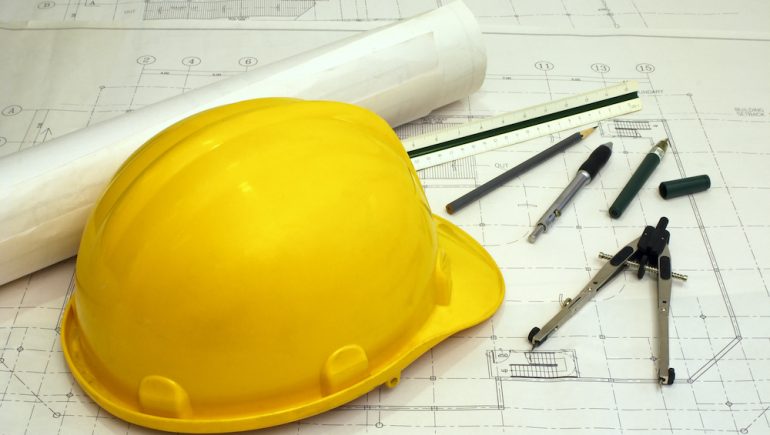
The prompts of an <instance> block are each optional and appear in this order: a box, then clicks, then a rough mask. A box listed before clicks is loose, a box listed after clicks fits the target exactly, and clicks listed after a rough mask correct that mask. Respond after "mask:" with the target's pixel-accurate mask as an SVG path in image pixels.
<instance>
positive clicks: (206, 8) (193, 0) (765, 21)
mask: <svg viewBox="0 0 770 435" xmlns="http://www.w3.org/2000/svg"><path fill="white" fill-rule="evenodd" d="M446 3H449V1H447V0H0V11H2V12H0V19H2V20H4V21H27V20H48V21H94V20H99V21H157V20H175V21H182V20H191V19H192V20H211V19H226V20H235V21H241V20H265V19H268V20H292V21H294V20H298V21H331V22H340V21H354V22H355V21H382V20H398V19H402V18H407V17H411V16H413V15H416V14H419V13H422V12H426V11H429V10H432V9H435V8H437V7H439V6H441V5H442V4H446ZM466 3H467V5H468V6H469V7H470V8H471V10H472V11H473V12H474V14H475V15H476V16H477V17H478V18H479V20H480V21H481V22H482V23H487V22H497V23H507V24H509V25H516V26H544V27H554V28H561V29H595V28H615V29H621V28H622V29H661V28H662V29H681V28H688V29H704V30H712V31H713V30H734V29H735V30H738V29H740V30H743V31H766V30H767V29H768V28H770V4H768V2H766V1H763V0H742V1H735V2H725V1H715V0H708V1H704V0H680V1H676V2H672V1H666V0H645V1H642V0H572V1H566V0H538V1H532V0H468V1H467V2H466Z"/></svg>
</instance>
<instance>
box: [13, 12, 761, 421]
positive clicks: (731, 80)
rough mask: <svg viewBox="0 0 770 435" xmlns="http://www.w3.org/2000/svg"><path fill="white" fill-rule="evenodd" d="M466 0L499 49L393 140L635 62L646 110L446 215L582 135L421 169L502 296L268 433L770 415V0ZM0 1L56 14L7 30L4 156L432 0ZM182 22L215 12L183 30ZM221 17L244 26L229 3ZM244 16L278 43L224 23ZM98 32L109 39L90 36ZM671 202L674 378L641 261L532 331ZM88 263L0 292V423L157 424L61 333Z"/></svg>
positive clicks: (587, 83) (439, 207) (557, 93)
mask: <svg viewBox="0 0 770 435" xmlns="http://www.w3.org/2000/svg"><path fill="white" fill-rule="evenodd" d="M468 3H469V6H470V7H471V9H473V10H474V12H475V13H476V14H477V16H479V17H480V21H481V22H482V29H483V31H484V32H485V41H486V43H487V47H488V59H489V61H488V70H487V78H486V82H485V84H484V86H483V87H482V89H481V90H480V91H479V92H477V93H475V94H474V95H472V96H471V97H470V98H467V99H465V100H463V101H460V102H457V103H455V104H452V105H450V106H447V107H445V108H443V109H442V110H439V111H437V112H435V113H433V114H431V115H430V116H429V117H427V118H426V119H423V120H420V121H417V122H414V123H411V124H409V125H406V126H403V127H400V128H399V129H398V132H399V134H400V135H402V136H410V135H414V134H419V133H423V132H427V131H432V130H433V129H436V128H440V127H443V126H447V125H453V124H458V123H463V122H467V121H468V120H469V119H473V118H477V117H485V116H490V115H494V114H498V113H501V112H504V111H509V110H515V109H518V108H521V107H525V106H529V105H534V104H539V103H542V102H544V101H548V100H551V99H557V98H561V97H564V96H568V95H573V94H576V93H580V92H584V91H588V90H592V89H596V88H599V87H602V86H605V85H606V84H611V83H615V82H618V81H621V80H629V79H633V80H637V81H638V82H639V84H640V95H641V98H642V101H643V104H644V109H643V110H642V111H641V112H638V113H634V114H631V115H627V116H623V117H622V118H621V119H613V120H608V121H603V122H601V123H600V125H599V129H598V130H597V132H596V133H594V135H593V136H591V137H590V138H589V139H587V140H586V141H584V142H583V143H581V144H579V145H577V146H576V147H574V148H572V149H570V150H569V151H567V152H566V153H564V154H563V155H562V156H560V157H557V158H555V159H552V160H551V161H549V162H547V163H546V164H544V165H543V166H541V167H539V168H538V169H537V170H534V171H531V172H530V173H527V174H525V175H524V176H523V177H521V178H519V179H517V180H514V181H512V182H510V183H508V184H507V185H506V186H504V187H503V188H501V189H498V190H497V191H496V192H494V193H493V194H490V195H488V196H486V197H485V198H483V199H482V200H481V201H479V202H478V203H476V204H473V205H471V206H469V207H468V208H467V209H464V210H462V211H461V212H459V213H458V214H456V215H453V216H445V214H444V212H443V208H444V207H443V206H444V204H446V203H447V202H449V201H451V200H452V199H455V198H456V197H458V196H459V195H461V194H463V193H465V192H467V191H468V190H470V189H471V188H473V187H474V186H477V185H479V184H481V183H483V182H485V181H487V180H489V179H491V178H493V177H494V176H496V175H498V174H500V173H501V172H502V171H504V170H506V169H507V168H510V167H512V166H513V165H515V164H517V163H518V162H521V161H522V160H524V159H526V158H527V157H528V156H530V155H532V154H533V153H535V152H537V151H539V150H541V149H543V148H544V147H545V146H548V145H550V144H552V143H555V142H556V141H558V140H560V139H561V138H563V137H565V136H566V135H567V134H569V133H571V132H565V133H564V134H562V135H555V136H552V137H546V138H541V139H539V140H535V141H531V142H528V143H525V144H520V145H515V146H512V147H509V148H504V149H501V150H498V151H493V152H489V153H485V154H481V155H478V156H475V157H471V158H466V159H463V160H461V161H458V162H455V163H453V164H447V165H443V166H439V167H435V168H430V169H426V170H423V171H421V172H420V177H421V180H422V182H423V184H424V186H425V188H426V192H427V194H428V197H429V200H430V202H431V206H432V208H433V210H434V212H435V213H437V214H440V215H442V216H445V217H448V218H449V219H450V220H451V221H453V222H455V223H457V224H458V225H460V226H461V227H462V228H463V229H465V230H466V231H468V232H469V233H470V234H471V235H473V236H474V237H475V238H476V239H477V240H479V241H480V242H482V243H483V244H484V245H485V247H486V248H487V249H488V250H489V252H490V253H491V254H492V255H493V257H494V258H495V260H496V261H497V262H498V264H499V266H500V268H501V269H502V271H503V274H504V277H505V280H506V285H507V293H506V298H505V302H504V305H503V307H502V308H501V309H500V310H499V312H498V313H497V314H496V315H495V316H494V317H493V318H492V319H491V320H489V321H487V322H485V323H484V324H482V325H479V326H477V327H475V328H472V329H470V330H466V331H463V332H461V333H459V334H457V335H456V336H454V337H452V338H450V339H448V340H447V341H446V342H444V343H442V344H440V345H439V346H437V347H436V348H434V349H433V350H431V351H430V352H429V353H428V354H426V355H425V356H423V357H422V358H420V359H419V360H418V361H416V362H415V363H414V364H413V365H411V366H410V367H409V368H408V369H407V370H406V371H405V372H404V373H403V376H402V381H401V384H400V385H399V386H398V387H397V388H395V389H392V390H388V389H378V390H375V391H373V392H371V393H369V394H367V395H366V396H364V397H361V398H360V399H358V400H356V401H354V402H352V403H350V404H348V405H345V406H343V407H341V408H339V409H337V410H334V411H331V412H328V413H325V414H323V415H320V416H318V417H314V418H310V419H307V420H303V421H300V422H297V423H293V424H289V425H286V426H283V427H280V428H276V429H273V430H270V431H266V432H263V433H292V434H294V433H298V434H310V433H330V434H337V433H388V434H416V433H441V434H443V433H452V434H460V433H468V434H478V433H503V432H514V433H541V434H543V433H549V434H558V433H565V432H568V433H571V434H576V433H585V434H589V433H590V434H595V433H623V432H635V431H638V430H654V431H657V432H660V433H677V434H705V433H713V432H717V433H722V432H727V433H734V432H739V433H750V434H757V433H762V434H767V433H770V412H768V408H769V407H770V288H769V286H770V243H768V242H770V224H768V220H767V215H768V212H770V205H768V198H770V176H769V175H768V173H767V168H769V167H770V148H768V138H770V116H769V112H770V81H768V80H767V78H768V77H770V33H768V32H770V3H767V2H763V1H746V2H716V1H687V2H665V1H654V2H639V1H635V0H624V1H614V0H607V1H599V0H597V1H581V2H578V3H575V2H563V1H541V2H529V1H523V0H510V1H502V0H501V1H492V0H488V1H469V2H468ZM0 5H2V10H3V13H2V15H3V17H4V19H5V20H40V21H39V22H36V23H32V24H30V25H29V27H28V29H32V28H37V29H39V28H41V27H46V28H47V29H46V30H44V31H41V30H36V31H31V30H30V31H26V30H14V31H10V30H8V29H7V28H0V52H2V53H4V54H7V56H5V57H7V58H9V59H14V62H15V63H14V65H15V68H16V69H15V70H17V71H24V74H23V75H12V74H14V73H13V72H12V71H11V68H8V65H7V64H6V65H5V66H0V83H5V84H4V85H0V89H2V90H3V91H2V92H0V109H2V116H0V156H1V155H6V154H9V153H13V152H16V151H18V150H19V149H22V148H26V147H29V146H34V145H35V144H37V143H41V142H44V141H46V140H48V139H50V138H52V137H56V136H57V135H61V134H64V133H66V132H68V131H71V130H74V129H77V128H80V127H83V126H85V125H88V124H90V123H93V122H97V121H99V120H102V119H107V118H109V117H112V116H115V115H117V114H119V113H122V112H125V111H126V110H131V109H133V108H137V107H141V106H142V105H145V104H149V103H152V102H154V101H157V100H158V99H161V98H164V97H168V96H172V95H175V94H177V93H179V92H182V91H183V90H184V89H189V88H194V87H198V86H201V85H204V84H207V83H210V82H212V81H214V80H218V79H219V78H221V77H223V76H227V75H233V74H236V73H238V72H240V71H243V69H244V68H245V67H248V66H249V65H251V64H250V63H249V62H252V61H253V60H256V61H257V62H258V63H259V64H265V63H269V62H271V61H273V60H276V59H278V58H281V57H284V56H288V55H290V54H293V53H297V52H300V51H303V50H306V49H309V48H313V47H315V46H318V45H320V44H322V43H324V42H328V41H332V40H335V39H338V38H341V37H343V36H346V35H347V34H349V29H351V28H352V29H355V28H357V26H358V27H366V26H368V25H369V24H368V23H365V22H360V21H359V20H365V21H366V20H369V21H372V20H373V21H377V20H392V19H399V18H403V17H408V16H411V15H413V14H415V13H418V12H421V11H423V10H427V9H430V8H432V7H434V6H435V2H433V1H427V0H424V1H416V2H411V1H410V2H406V1H397V0H388V1H378V2H375V1H371V0H361V1H344V0H329V1H323V2H322V1H278V0H275V1H273V2H265V1H256V0H254V1H250V0H242V1H238V2H235V1H197V0H193V1H188V2H176V1H167V0H149V1H146V2H142V1H123V0H105V1H99V2H91V1H90V0H86V1H80V0H78V1H73V0H67V1H61V0H43V1H39V2H29V1H26V0H0ZM268 6H270V7H268ZM187 18H190V19H192V18H197V19H208V21H207V23H209V24H203V23H198V24H194V25H192V26H190V25H189V23H185V21H186V19H187ZM226 18H230V19H234V20H235V21H237V22H235V21H223V20H218V19H226ZM241 19H244V21H240V20H241ZM94 20H99V23H98V24H97V25H93V24H92V23H86V21H94ZM265 20H270V21H271V22H274V21H276V20H281V25H279V26H276V25H274V23H267V22H266V21H265ZM212 22H214V23H215V24H214V25H213V26H211V25H210V23H212ZM112 23H121V25H122V28H121V29H115V28H111V26H112ZM126 23H129V25H128V26H126V25H125V24H126ZM268 24H270V25H268ZM182 25H186V27H185V28H184V29H176V30H172V29H174V28H175V27H179V26H182ZM521 26H536V27H537V28H534V27H533V28H523V27H521ZM0 27H3V26H0ZM204 27H211V28H208V29H204ZM232 27H239V28H243V29H257V30H259V32H260V33H258V34H259V35H260V36H261V37H260V38H253V37H252V38H248V39H246V38H242V37H240V36H235V35H234V34H233V32H230V31H227V30H225V29H227V28H232ZM268 27H270V28H271V29H272V30H266V29H267V28H268ZM300 28H301V29H305V31H297V29H300ZM308 28H315V29H316V30H317V31H316V32H307V31H306V29H308ZM343 28H345V29H347V30H346V31H344V32H343V31H341V30H340V29H343ZM260 29H261V30H260ZM202 38H205V40H206V41H207V43H206V44H200V43H199V42H200V41H201V39H202ZM89 39H91V40H96V39H98V40H99V41H100V45H101V46H108V47H114V50H112V53H109V54H106V53H94V52H88V50H84V49H83V48H84V47H87V46H88V45H87V44H88V42H87V41H88V40H89ZM54 41H55V42H54ZM277 41H280V44H279V46H280V51H278V49H277V48H276V42H277ZM33 48H34V50H33ZM185 59H187V63H185V64H183V62H184V61H185ZM191 59H192V60H191ZM244 59H248V60H244ZM251 59H253V60H251ZM190 62H192V63H190ZM243 62H247V63H246V66H244V64H243ZM11 79H13V80H11ZM84 101H86V102H87V103H86V104H84V103H83V102H84ZM664 137H668V138H669V140H670V144H671V147H670V149H669V153H668V154H667V155H666V156H665V158H664V159H663V161H662V163H661V165H660V166H659V167H658V169H657V170H656V171H655V173H654V174H653V175H652V178H651V179H650V180H649V181H648V182H647V184H646V185H645V188H644V189H643V190H642V191H641V192H640V194H639V196H638V198H637V199H636V200H635V201H634V202H633V203H632V204H631V206H630V207H629V208H628V210H627V211H626V213H625V214H624V215H623V217H622V219H619V220H612V219H610V217H609V215H608V213H607V209H608V208H609V205H610V204H611V203H612V201H613V199H614V198H615V196H616V195H617V192H618V191H619V190H620V189H621V188H622V186H623V184H624V183H625V181H626V180H627V178H628V177H629V176H630V174H631V172H632V171H633V170H634V169H635V168H636V166H637V165H638V164H639V162H640V161H641V159H642V158H643V157H644V155H645V153H647V151H648V150H649V149H650V147H651V146H652V144H654V143H655V142H657V141H658V140H660V139H662V138H664ZM608 140H611V141H613V142H614V156H613V157H612V158H611V160H610V162H609V164H608V165H607V167H606V168H605V169H604V170H603V171H602V172H601V173H600V175H599V177H598V178H597V179H596V180H594V181H593V182H592V183H591V184H590V185H589V186H588V187H587V188H586V189H585V190H584V191H582V192H581V193H580V195H579V197H578V198H577V199H576V200H575V202H573V203H572V205H571V207H570V208H569V210H568V211H567V212H566V213H565V214H564V216H563V217H562V218H561V219H560V220H559V221H558V222H557V224H556V228H554V229H553V231H551V232H549V233H547V234H545V235H544V236H543V237H541V238H540V239H539V240H538V242H537V244H535V245H530V244H528V243H527V242H526V236H527V234H528V232H529V230H530V229H531V228H532V224H533V222H535V221H536V220H537V218H538V217H539V216H540V214H541V213H542V211H543V209H544V207H547V206H548V205H549V204H550V202H551V201H552V200H553V198H554V197H555V196H556V195H558V193H559V192H560V190H561V189H562V188H563V187H564V185H565V184H566V183H567V182H568V180H569V179H570V177H571V176H572V175H573V174H574V172H575V170H576V168H577V167H578V166H579V165H580V163H581V162H582V161H583V160H584V159H585V157H586V155H587V154H588V153H590V151H591V150H592V149H593V148H595V147H596V146H597V145H599V144H600V143H603V142H606V141H608ZM704 173H705V174H708V175H709V176H710V177H711V180H712V187H711V189H710V190H709V191H707V192H703V193H699V194H697V195H693V196H691V197H683V198H677V199H674V200H669V201H664V200H663V199H661V198H660V197H659V196H658V194H657V190H656V189H657V186H658V184H659V183H660V182H661V181H664V180H671V179H676V178H681V177H685V176H693V175H699V174H704ZM660 216H667V217H668V218H669V220H670V225H669V229H670V231H671V243H670V249H671V253H672V262H673V268H674V270H675V271H677V272H681V273H684V274H687V275H689V277H690V278H689V281H688V282H687V283H679V282H675V283H674V287H673V296H672V318H671V323H670V325H671V326H670V331H671V332H670V336H671V352H670V354H671V366H672V367H675V368H676V370H677V380H676V383H675V385H673V386H670V387H660V386H658V385H657V383H656V365H655V363H656V361H655V359H656V358H655V355H656V353H657V336H656V327H655V323H654V313H655V311H654V309H655V301H656V299H655V297H656V295H655V287H654V283H653V282H651V280H644V281H637V280H636V279H635V278H634V277H633V275H631V274H630V273H629V274H627V275H623V276H621V277H620V278H619V279H616V282H614V283H613V284H611V285H610V286H608V287H607V288H606V289H604V290H603V291H602V292H601V293H600V294H599V295H598V296H597V298H596V299H595V300H594V301H593V302H592V303H591V304H590V305H589V306H588V307H587V308H585V309H583V310H582V311H581V312H580V313H579V314H578V315H577V316H575V317H574V318H573V319H572V320H570V322H569V323H568V325H566V326H565V327H564V328H563V330H561V331H559V332H558V333H557V334H556V335H555V336H553V337H551V338H550V339H549V341H548V342H547V343H546V344H544V345H543V346H541V347H540V348H538V351H537V352H531V351H530V346H529V345H528V343H527V342H526V335H527V333H528V332H529V330H530V328H531V327H532V326H535V325H542V324H543V323H544V322H545V321H546V320H547V319H548V318H549V317H550V316H551V315H553V314H554V313H555V312H556V311H557V310H558V309H559V303H558V302H559V301H560V300H563V299H564V298H566V297H570V296H573V295H574V294H576V293H577V291H579V289H580V288H582V286H583V285H584V284H585V283H586V282H587V281H588V279H589V278H590V276H591V275H592V274H593V273H594V272H595V271H596V270H597V269H598V268H599V267H601V265H602V264H603V263H602V260H600V259H598V258H597V254H598V253H599V251H606V252H613V251H614V250H615V249H617V248H619V247H620V246H622V245H623V244H625V243H626V242H627V241H629V240H631V239H633V238H635V237H637V236H638V235H639V234H640V231H641V229H642V228H643V227H644V225H647V224H654V223H655V222H657V220H658V218H659V217H660ZM73 268H74V260H72V259H71V260H68V261H64V262H62V263H59V264H57V265H54V266H52V267H50V268H48V269H45V270H43V271H40V272H37V273H34V274H32V275H29V276H27V277H25V278H22V279H19V280H17V281H14V282H12V283H9V284H7V285H5V286H2V287H0V433H3V434H25V433H29V434H38V433H60V434H64V433H80V434H82V433H99V434H102V433H125V434H132V435H133V434H140V433H148V432H151V431H149V430H146V429H142V428H139V427H136V426H133V425H129V424H128V423H125V422H123V421H121V420H118V419H116V418H114V417H112V416H111V415H109V414H107V413H106V412H105V411H103V410H100V409H99V407H98V406H96V405H95V404H94V403H93V402H92V401H91V400H90V399H89V398H88V397H87V396H86V395H85V394H84V393H83V392H82V391H81V390H80V389H79V387H78V386H77V384H76V383H75V382H74V380H73V379H72V378H71V376H70V375H69V373H68V371H67V367H66V365H65V363H64V361H63V358H62V356H61V349H60V346H59V342H58V332H59V318H60V314H61V311H62V307H63V306H64V303H65V302H66V300H67V298H68V296H69V294H70V293H71V292H72V290H73V282H72V275H73Z"/></svg>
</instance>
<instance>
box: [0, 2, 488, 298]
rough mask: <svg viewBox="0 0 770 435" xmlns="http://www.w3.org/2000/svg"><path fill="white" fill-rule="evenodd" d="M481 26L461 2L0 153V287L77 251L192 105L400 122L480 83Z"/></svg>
mask: <svg viewBox="0 0 770 435" xmlns="http://www.w3.org/2000/svg"><path fill="white" fill-rule="evenodd" d="M485 69H486V55H485V52H484V48H483V45H482V41H481V32H480V31H479V28H478V25H477V23H476V21H475V18H474V17H473V15H472V14H471V12H470V11H469V10H468V9H467V8H466V6H465V5H464V4H462V3H461V2H456V3H452V4H450V5H448V6H445V7H442V8H439V9H437V10H435V11H432V12H429V13H427V14H424V15H420V16H417V17H415V18H412V19H409V20H407V21H404V22H400V23H396V24H393V25H390V26H387V27H384V28H380V29H375V30H372V31H369V32H365V33H362V34H360V35H357V36H354V37H351V38H348V39H345V40H342V41H339V42H337V43H334V44H331V45H328V46H325V47H322V48H320V49H317V50H313V51H310V52H307V53H304V54H301V55H298V56H295V57H292V58H289V59H286V60H283V61H279V62H276V63H273V64H270V65H267V66H265V67H262V68H259V69H256V70H253V71H250V72H247V73H244V74H241V75H239V76H236V77H233V78H228V79H225V80H222V81H219V82H216V83H213V84H211V85H208V86H205V87H202V88H199V89H196V90H193V91H189V92H187V93H185V94H182V95H179V96H176V97H174V98H171V99H169V100H165V101H162V102H159V103H156V104H152V105H148V106H145V107H143V108H141V109H139V110H136V111H134V112H131V113H128V114H125V115H122V116H119V117H116V118H113V119H110V120H107V121H104V122H101V123H99V124H96V125H93V126H90V127H87V128H84V129H82V130H78V131H75V132H73V133H70V134H67V135H65V136H61V137H60V138H57V139H54V140H51V141H49V142H46V143H44V144H41V145H38V146H36V147H32V148H29V149H26V150H23V151H21V152H18V153H16V154H11V155H9V156H6V157H4V158H2V159H0V284H4V283H6V282H8V281H11V280H13V279H16V278H19V277H21V276H24V275H27V274H29V273H31V272H34V271H36V270H39V269H41V268H43V267H46V266H48V265H51V264H53V263H56V262H58V261H60V260H63V259H65V258H69V257H71V256H73V255H75V253H76V252H77V248H78V244H79V242H80V236H81V233H82V230H83V227H84V226H85V222H86V219H87V217H88V214H89V213H90V211H91V209H92V208H93V206H94V204H95V203H96V201H97V200H98V198H99V196H100V195H101V193H102V191H103V190H104V189H105V187H106V185H107V183H108V182H109V180H110V178H111V177H112V175H113V174H114V173H115V171H116V170H117V169H118V167H119V166H120V165H121V164H122V162H123V161H124V160H125V159H126V158H128V156H129V155H130V154H131V153H132V152H133V151H134V150H136V149H137V148H138V147H139V146H140V145H142V144H143V143H144V142H146V141H147V140H148V139H150V138H151V137H152V136H154V135H155V134H157V133H158V132H160V131H161V130H163V129H164V128H166V127H168V126H169V125H171V124H173V123H174V122H176V121H179V120H181V119H183V118H185V117H187V116H190V115H192V114H194V113H197V112H200V111H201V110H205V109H209V108H212V107H216V106H220V105H223V104H228V103H233V102H237V101H242V100H246V99H251V98H259V97H271V96H285V97H299V98H304V99H320V100H336V101H343V102H349V103H353V104H358V105H361V106H364V107H367V108H369V109H371V110H373V111H374V112H376V113H378V114H379V115H380V116H382V117H384V118H385V119H386V120H387V121H388V122H389V123H390V124H391V125H394V126H395V125H399V124H402V123H405V122H408V121H411V120H414V119H417V118H419V117H422V116H424V115H426V114H428V113H429V112H430V111H431V110H433V109H436V108H438V107H441V106H443V105H446V104H448V103H451V102H453V101H456V100H458V99H461V98H464V97H466V96H468V95H469V94H471V93H472V92H474V91H475V90H477V89H478V88H479V87H480V86H481V83H482V81H483V79H484V73H485Z"/></svg>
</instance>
